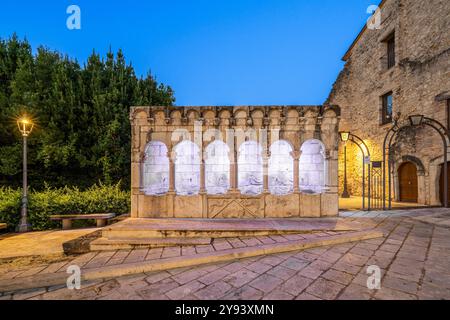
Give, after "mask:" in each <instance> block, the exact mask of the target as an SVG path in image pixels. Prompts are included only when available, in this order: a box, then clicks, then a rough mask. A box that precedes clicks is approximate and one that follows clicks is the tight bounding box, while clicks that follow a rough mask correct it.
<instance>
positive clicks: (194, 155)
mask: <svg viewBox="0 0 450 320" xmlns="http://www.w3.org/2000/svg"><path fill="white" fill-rule="evenodd" d="M173 152H174V155H175V159H174V162H175V191H176V193H177V194H178V195H197V194H198V193H199V192H200V163H201V160H200V159H201V158H200V157H201V155H200V148H199V147H198V145H197V144H195V143H193V142H192V141H190V140H183V141H181V142H180V143H178V144H177V145H176V146H175V147H174V148H173Z"/></svg>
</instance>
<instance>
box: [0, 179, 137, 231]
mask: <svg viewBox="0 0 450 320" xmlns="http://www.w3.org/2000/svg"><path fill="white" fill-rule="evenodd" d="M21 192H22V191H21V189H12V188H6V187H0V222H6V223H7V224H8V229H9V230H14V229H15V227H16V226H17V225H18V223H19V220H20V207H21ZM106 212H114V213H117V214H123V213H128V212H130V192H129V191H123V190H121V189H120V185H119V184H116V185H101V184H100V185H94V186H92V187H90V188H89V189H87V190H84V191H80V190H79V189H78V188H75V187H74V188H69V187H65V188H60V189H56V188H50V187H46V188H45V189H44V190H42V191H33V190H31V191H30V193H29V202H28V221H29V223H30V224H31V227H32V229H33V230H48V229H52V228H55V227H56V226H57V225H58V223H57V222H54V221H50V217H49V216H50V215H52V214H90V213H106Z"/></svg>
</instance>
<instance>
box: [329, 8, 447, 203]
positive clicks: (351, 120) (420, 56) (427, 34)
mask: <svg viewBox="0 0 450 320" xmlns="http://www.w3.org/2000/svg"><path fill="white" fill-rule="evenodd" d="M380 8H381V18H382V19H381V20H382V23H381V28H380V29H379V30H370V29H366V30H363V31H362V33H361V34H360V37H359V39H358V40H357V41H356V42H355V44H354V46H353V47H352V48H351V49H350V50H349V52H348V53H347V54H346V55H345V57H344V60H345V61H346V63H345V66H344V69H343V70H342V71H341V73H340V74H339V76H338V79H337V80H336V83H335V84H334V86H333V89H332V91H331V93H330V95H329V98H328V100H327V102H326V103H325V104H337V105H339V106H340V107H341V122H340V130H341V131H344V130H345V131H351V132H352V133H354V134H356V135H358V136H359V137H361V138H362V139H364V140H365V142H366V143H367V144H368V145H369V149H370V151H371V153H372V160H382V145H383V139H384V136H385V134H386V132H387V131H388V130H389V129H390V128H391V127H392V124H386V125H381V109H382V102H381V98H380V97H381V96H382V95H384V94H386V93H387V92H390V91H392V92H393V101H394V106H393V115H394V116H397V117H398V119H399V121H400V122H402V121H403V122H404V121H405V120H406V119H407V118H408V116H410V115H413V114H423V115H425V116H427V117H430V118H433V119H435V120H437V121H439V122H441V123H442V124H444V125H446V123H447V111H446V109H447V99H448V98H449V94H450V19H449V17H450V2H449V1H442V0H429V1H423V0H385V1H383V2H382V4H381V5H380ZM393 32H395V43H396V46H395V55H396V64H395V66H394V67H393V68H390V69H387V64H386V57H387V53H386V52H387V48H386V43H385V42H384V40H385V39H386V37H387V36H389V35H390V34H392V33H393ZM394 144H395V148H394V150H395V159H394V163H395V166H394V168H393V171H392V173H393V175H394V177H395V176H396V172H397V171H396V170H397V169H398V167H399V166H400V164H401V163H402V162H403V160H404V159H407V158H408V157H410V156H412V157H415V158H417V159H418V160H419V164H418V172H419V175H420V176H419V179H418V180H419V202H420V203H422V204H428V205H439V204H440V201H439V196H438V195H439V175H440V165H441V164H442V162H443V147H442V140H441V138H440V136H439V135H438V134H437V133H436V132H434V131H433V130H431V129H429V128H411V130H410V131H409V132H408V133H407V134H402V135H400V136H399V137H398V138H397V140H396V141H395V142H394ZM342 149H343V148H340V154H339V162H340V166H339V185H340V190H342V176H343V166H342V163H343V154H342ZM359 153H360V152H359V150H358V149H357V148H355V147H354V146H353V147H352V146H350V147H349V148H348V166H349V168H348V176H349V189H350V192H351V193H352V194H354V195H360V194H361V166H362V164H361V161H360V159H361V155H360V154H359ZM420 166H423V168H424V170H419V169H420ZM392 188H393V190H394V195H393V196H394V198H398V181H397V180H395V179H394V181H393V186H392Z"/></svg>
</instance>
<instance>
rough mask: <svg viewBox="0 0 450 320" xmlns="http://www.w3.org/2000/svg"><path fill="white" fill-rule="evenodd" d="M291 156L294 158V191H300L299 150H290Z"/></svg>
mask: <svg viewBox="0 0 450 320" xmlns="http://www.w3.org/2000/svg"><path fill="white" fill-rule="evenodd" d="M292 157H293V158H294V193H299V192H300V186H299V184H300V168H299V163H300V152H299V151H294V152H292Z"/></svg>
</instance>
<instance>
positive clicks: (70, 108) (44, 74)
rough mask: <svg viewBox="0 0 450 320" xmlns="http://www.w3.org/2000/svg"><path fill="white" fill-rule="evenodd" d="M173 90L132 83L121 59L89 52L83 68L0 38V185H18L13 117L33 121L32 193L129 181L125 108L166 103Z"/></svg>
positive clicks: (150, 81)
mask: <svg viewBox="0 0 450 320" xmlns="http://www.w3.org/2000/svg"><path fill="white" fill-rule="evenodd" d="M174 100H175V99H174V93H173V91H172V89H171V88H170V87H169V86H165V85H164V84H161V83H158V82H157V81H156V80H155V78H154V77H153V76H152V75H151V74H150V73H148V74H147V76H146V77H141V78H138V77H137V76H136V74H135V71H134V68H133V67H132V66H131V64H127V62H126V59H125V57H124V54H123V52H122V51H121V50H119V51H118V52H117V53H116V54H114V53H113V52H112V51H111V50H110V51H109V52H108V53H107V55H106V57H105V58H102V57H101V56H100V55H99V54H97V53H96V52H95V51H94V52H92V54H91V55H90V56H89V58H88V59H87V61H86V63H85V64H84V65H83V66H80V64H79V63H78V62H77V61H75V60H73V59H70V58H69V57H67V56H64V55H62V54H61V53H58V52H56V51H52V50H50V49H48V48H45V47H39V48H38V49H37V52H36V54H35V55H33V53H32V49H31V46H30V44H29V43H28V41H27V40H26V39H25V40H20V39H18V38H17V36H16V35H13V36H12V37H11V38H9V39H7V40H1V39H0V184H1V185H8V186H18V185H20V183H21V157H22V155H21V152H22V148H21V140H20V134H19V133H18V130H17V128H16V119H17V117H18V116H19V115H20V114H23V113H27V114H29V115H31V116H32V117H33V119H34V121H35V122H36V127H35V129H34V131H33V134H32V135H31V136H30V140H29V144H30V148H29V152H30V153H29V171H30V173H29V175H30V184H31V185H32V186H33V187H34V188H37V189H39V188H42V187H44V183H47V185H49V186H52V187H61V186H65V185H68V186H79V187H81V188H87V187H89V186H91V185H93V184H95V183H97V182H99V181H100V182H103V183H108V184H113V183H116V182H117V181H122V185H123V187H125V188H127V187H128V185H129V181H130V135H131V133H130V131H131V128H130V123H129V120H128V115H129V107H130V106H132V105H171V104H173V102H174Z"/></svg>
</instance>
